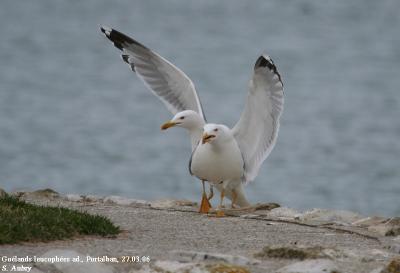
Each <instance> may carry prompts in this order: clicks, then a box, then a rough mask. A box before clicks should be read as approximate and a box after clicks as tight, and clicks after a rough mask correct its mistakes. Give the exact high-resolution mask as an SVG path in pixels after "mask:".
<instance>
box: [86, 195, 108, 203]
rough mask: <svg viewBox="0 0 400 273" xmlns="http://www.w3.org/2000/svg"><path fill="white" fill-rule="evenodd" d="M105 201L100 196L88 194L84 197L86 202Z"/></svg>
mask: <svg viewBox="0 0 400 273" xmlns="http://www.w3.org/2000/svg"><path fill="white" fill-rule="evenodd" d="M103 200H104V197H103V196H98V195H93V194H88V195H85V196H84V197H83V201H84V202H103Z"/></svg>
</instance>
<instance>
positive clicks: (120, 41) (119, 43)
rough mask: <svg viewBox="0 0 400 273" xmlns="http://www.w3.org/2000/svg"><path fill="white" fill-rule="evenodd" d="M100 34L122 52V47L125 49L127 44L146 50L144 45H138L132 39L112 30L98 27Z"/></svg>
mask: <svg viewBox="0 0 400 273" xmlns="http://www.w3.org/2000/svg"><path fill="white" fill-rule="evenodd" d="M100 30H101V32H103V33H104V35H105V36H106V37H107V38H108V39H109V40H110V41H111V42H113V43H114V46H115V47H117V48H118V49H120V50H123V48H124V47H126V46H127V45H129V44H134V45H137V46H140V47H143V48H145V49H147V48H146V47H145V46H144V45H142V44H141V43H139V42H138V41H136V40H134V39H132V38H131V37H129V36H127V35H125V34H123V33H122V32H119V31H118V30H115V29H113V28H109V27H106V26H101V27H100Z"/></svg>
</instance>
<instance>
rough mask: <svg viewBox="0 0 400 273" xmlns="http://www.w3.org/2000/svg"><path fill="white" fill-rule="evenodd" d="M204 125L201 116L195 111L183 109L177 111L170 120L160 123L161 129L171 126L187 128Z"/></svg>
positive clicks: (199, 127)
mask: <svg viewBox="0 0 400 273" xmlns="http://www.w3.org/2000/svg"><path fill="white" fill-rule="evenodd" d="M203 125H204V121H203V118H202V117H201V116H200V115H199V114H198V113H197V112H195V111H192V110H185V111H182V112H179V113H177V114H176V115H175V116H174V117H173V118H172V119H171V120H170V121H167V122H166V123H164V124H163V125H161V130H166V129H168V128H171V127H175V126H178V127H182V128H185V129H188V130H192V129H201V128H202V127H203Z"/></svg>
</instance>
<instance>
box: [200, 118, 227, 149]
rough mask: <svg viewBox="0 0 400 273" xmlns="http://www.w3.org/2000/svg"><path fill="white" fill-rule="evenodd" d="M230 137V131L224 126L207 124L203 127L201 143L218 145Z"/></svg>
mask: <svg viewBox="0 0 400 273" xmlns="http://www.w3.org/2000/svg"><path fill="white" fill-rule="evenodd" d="M230 136H232V134H231V132H230V129H229V128H228V127H226V126H225V125H222V124H212V123H209V124H206V125H205V126H204V132H203V136H202V138H201V143H202V144H206V143H210V144H212V143H218V142H221V141H225V140H228V139H230Z"/></svg>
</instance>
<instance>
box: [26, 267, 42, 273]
mask: <svg viewBox="0 0 400 273" xmlns="http://www.w3.org/2000/svg"><path fill="white" fill-rule="evenodd" d="M29 273H43V271H41V270H39V269H37V268H36V267H33V268H32V269H31V271H29Z"/></svg>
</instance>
